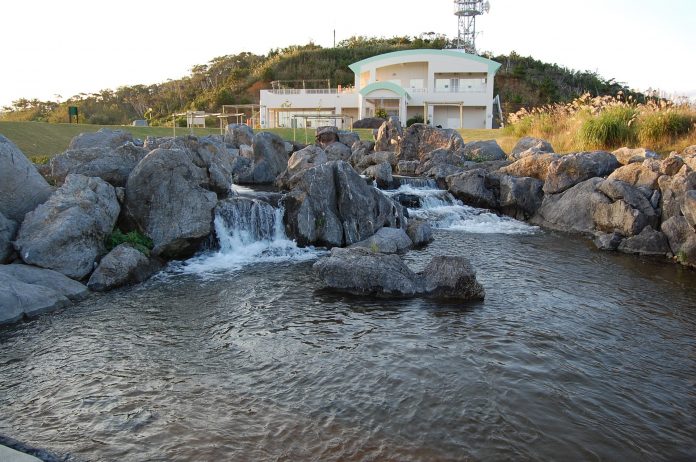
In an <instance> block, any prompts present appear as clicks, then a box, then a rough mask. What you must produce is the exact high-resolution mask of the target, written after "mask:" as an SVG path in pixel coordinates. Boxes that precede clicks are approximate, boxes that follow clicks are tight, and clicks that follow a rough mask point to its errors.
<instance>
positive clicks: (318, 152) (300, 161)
mask: <svg viewBox="0 0 696 462" xmlns="http://www.w3.org/2000/svg"><path fill="white" fill-rule="evenodd" d="M328 161H329V158H328V157H327V155H326V152H325V151H324V150H323V149H322V148H320V147H319V146H316V145H310V146H307V147H306V148H304V149H301V150H299V151H297V152H295V153H293V155H292V156H290V159H289V160H288V168H286V169H285V171H284V172H283V173H281V174H280V176H278V178H277V179H276V182H275V184H276V186H278V187H279V188H281V189H292V188H293V187H294V186H295V183H296V182H297V180H298V179H299V176H298V175H301V174H302V173H304V172H305V171H306V170H308V169H310V168H312V167H316V166H317V165H321V164H324V163H326V162H328Z"/></svg>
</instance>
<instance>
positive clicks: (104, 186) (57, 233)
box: [15, 174, 121, 279]
mask: <svg viewBox="0 0 696 462" xmlns="http://www.w3.org/2000/svg"><path fill="white" fill-rule="evenodd" d="M120 210H121V207H120V206H119V204H118V199H117V198H116V191H115V190H114V187H113V186H111V185H110V184H109V183H107V182H105V181H104V180H102V179H101V178H92V177H86V176H84V175H78V174H70V175H68V176H67V177H66V179H65V183H63V186H61V187H60V188H59V189H58V190H57V191H56V192H55V193H54V194H53V195H52V196H51V197H50V198H49V199H48V201H46V202H45V203H44V204H41V205H40V206H38V207H37V208H36V210H34V211H32V212H29V213H28V214H27V215H26V217H25V219H24V222H23V223H22V225H21V227H20V228H19V232H18V233H17V239H16V241H15V248H16V249H17V252H18V253H19V255H20V257H21V258H22V260H24V261H25V262H26V263H29V264H31V265H35V266H40V267H42V268H49V269H53V270H56V271H58V272H61V273H63V274H65V275H66V276H69V277H71V278H74V279H82V278H84V277H85V276H87V275H88V274H89V273H91V272H92V270H93V269H94V264H95V262H96V261H97V260H98V259H99V258H100V257H101V256H102V255H103V254H104V253H105V248H104V241H105V240H106V238H107V237H108V236H109V234H111V231H112V230H113V229H114V225H115V224H116V219H117V218H118V214H119V212H120Z"/></svg>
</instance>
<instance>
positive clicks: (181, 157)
mask: <svg viewBox="0 0 696 462" xmlns="http://www.w3.org/2000/svg"><path fill="white" fill-rule="evenodd" d="M208 182H209V179H208V177H207V175H206V171H205V169H202V168H200V167H197V166H196V165H194V163H193V162H192V160H191V156H190V154H188V153H187V152H185V151H183V150H179V149H156V150H154V151H152V152H151V153H150V154H148V155H147V156H146V157H145V158H144V159H143V160H142V161H141V162H140V163H139V164H138V165H137V166H136V167H135V169H133V171H132V172H131V174H130V176H129V177H128V183H127V186H126V207H125V208H126V214H127V216H128V217H129V219H130V220H131V221H132V223H133V224H134V225H135V226H136V227H137V228H138V229H139V230H140V232H142V233H144V234H146V235H147V236H149V237H150V238H151V239H152V241H153V243H154V246H155V247H154V249H153V253H154V254H155V255H160V256H162V257H165V258H184V257H187V256H190V255H192V254H193V253H194V252H195V251H196V250H197V249H198V246H199V244H200V243H201V242H202V240H203V239H205V238H206V237H207V236H208V235H209V234H210V231H211V229H212V228H211V224H212V221H213V208H214V207H215V204H216V203H217V195H216V194H215V193H214V192H211V191H207V190H205V189H204V188H203V187H201V185H205V184H207V183H208ZM173 225H174V226H173Z"/></svg>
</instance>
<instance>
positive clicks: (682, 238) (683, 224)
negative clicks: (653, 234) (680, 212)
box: [660, 216, 696, 267]
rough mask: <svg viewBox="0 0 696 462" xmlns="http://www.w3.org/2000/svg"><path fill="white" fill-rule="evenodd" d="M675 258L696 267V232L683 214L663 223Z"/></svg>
mask: <svg viewBox="0 0 696 462" xmlns="http://www.w3.org/2000/svg"><path fill="white" fill-rule="evenodd" d="M660 230H661V231H662V232H663V233H664V234H665V236H667V241H668V242H669V247H670V249H671V250H672V253H673V254H674V258H675V259H676V260H677V261H678V262H679V263H681V264H682V265H687V266H694V267H696V232H694V229H693V228H692V227H691V226H690V225H689V223H688V222H687V221H686V218H684V217H682V216H673V217H671V218H669V219H668V220H666V221H664V222H663V223H662V226H661V227H660Z"/></svg>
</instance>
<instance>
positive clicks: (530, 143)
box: [510, 136, 555, 176]
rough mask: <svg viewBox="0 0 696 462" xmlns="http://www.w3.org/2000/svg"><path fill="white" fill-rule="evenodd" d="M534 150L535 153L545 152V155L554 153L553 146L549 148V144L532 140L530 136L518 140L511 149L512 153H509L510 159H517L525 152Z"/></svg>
mask: <svg viewBox="0 0 696 462" xmlns="http://www.w3.org/2000/svg"><path fill="white" fill-rule="evenodd" d="M530 149H532V150H535V151H537V152H547V153H552V152H555V151H554V150H553V146H551V143H549V142H548V141H546V140H542V139H541V138H533V137H531V136H525V137H524V138H520V140H519V141H518V142H517V144H515V147H514V148H512V151H511V152H510V157H511V158H512V159H519V158H520V157H521V154H522V153H523V152H525V151H527V150H530ZM524 176H530V175H524Z"/></svg>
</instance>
